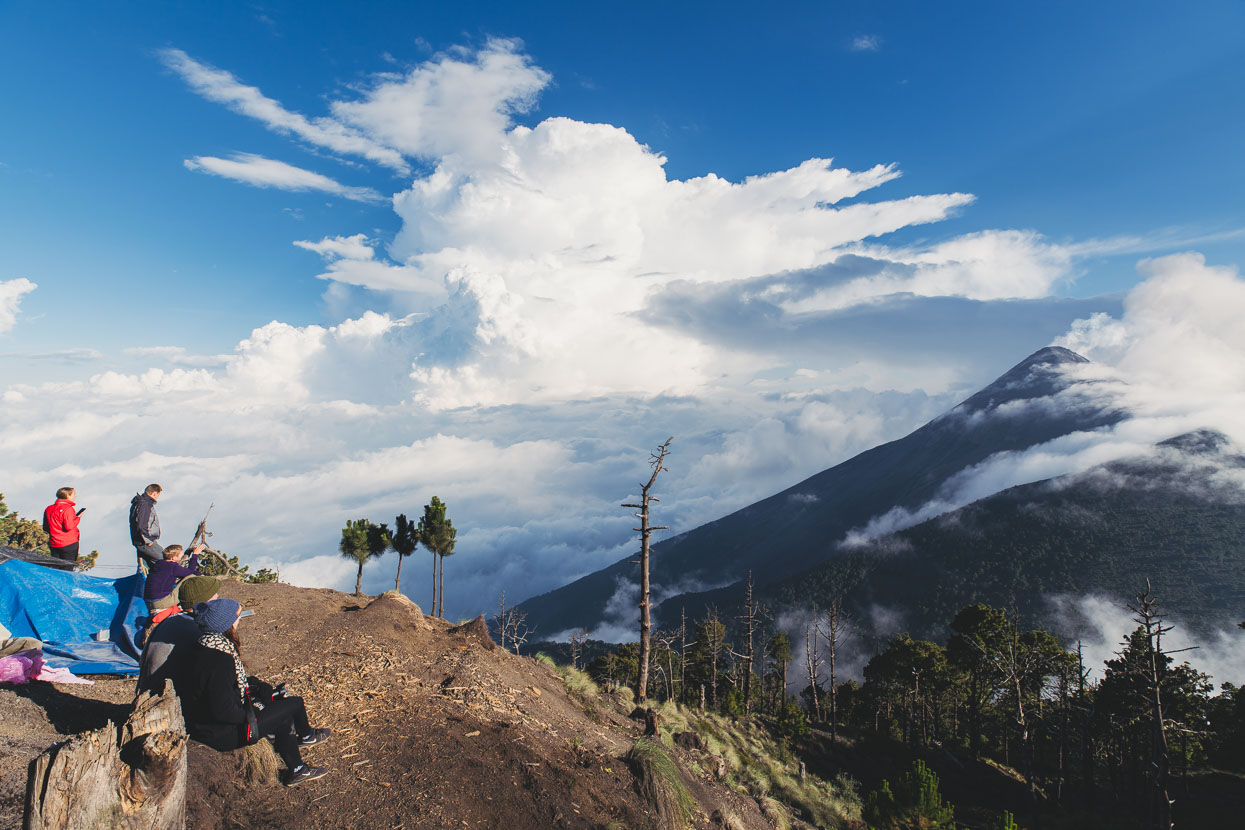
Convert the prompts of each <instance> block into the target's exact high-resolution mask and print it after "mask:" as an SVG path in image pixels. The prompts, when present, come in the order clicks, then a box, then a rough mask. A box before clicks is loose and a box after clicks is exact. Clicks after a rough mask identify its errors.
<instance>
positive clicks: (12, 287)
mask: <svg viewBox="0 0 1245 830" xmlns="http://www.w3.org/2000/svg"><path fill="white" fill-rule="evenodd" d="M36 287H37V286H36V285H35V284H34V283H33V282H31V281H30V280H28V279H26V278H25V277H19V278H18V279H15V280H0V334H4V333H5V332H7V331H8V330H9V329H11V328H13V326H14V325H15V324H16V323H17V313H18V310H19V309H20V307H21V304H22V297H24V296H26V295H27V294H29V293H30V292H31V291H34V290H35V288H36Z"/></svg>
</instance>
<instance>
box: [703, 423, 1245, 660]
mask: <svg viewBox="0 0 1245 830" xmlns="http://www.w3.org/2000/svg"><path fill="white" fill-rule="evenodd" d="M1225 471H1227V472H1233V473H1239V472H1241V471H1245V456H1242V455H1241V454H1239V453H1236V452H1233V451H1232V448H1231V443H1230V442H1229V440H1228V438H1227V437H1226V436H1225V435H1223V434H1222V433H1220V432H1217V431H1215V430H1211V429H1200V430H1195V431H1193V432H1189V433H1186V434H1184V435H1179V436H1176V437H1174V438H1171V439H1168V440H1166V441H1163V442H1160V443H1159V444H1157V445H1156V452H1155V453H1154V454H1153V455H1151V456H1144V457H1138V458H1130V459H1124V460H1120V461H1115V462H1111V463H1108V464H1103V465H1100V466H1097V467H1093V468H1091V469H1089V470H1087V471H1085V472H1083V473H1078V474H1075V475H1068V476H1060V477H1057V478H1054V479H1047V480H1045V481H1039V482H1035V483H1033V484H1025V485H1021V486H1018V487H1012V488H1009V489H1007V490H1003V491H1001V492H999V493H995V494H994V495H992V496H989V497H987V498H984V499H981V500H980V501H977V502H974V503H973V504H970V505H967V506H966V507H963V508H961V509H959V510H956V511H953V512H950V513H947V514H944V515H942V516H938V517H936V518H934V519H930V520H929V521H926V522H923V523H921V524H918V525H916V526H914V527H910V528H907V529H905V530H901V531H898V532H897V533H894V534H890V535H889V536H885V537H882V538H880V539H877V540H875V541H873V542H872V543H869V544H866V545H864V546H862V547H860V548H857V549H855V550H852V551H850V552H846V553H844V554H842V555H840V556H837V557H835V558H834V559H831V560H830V561H828V562H825V563H823V564H821V565H819V566H818V567H816V568H813V569H811V570H809V571H807V572H805V573H802V574H800V575H799V577H798V578H797V579H788V580H785V581H782V582H780V583H775V584H772V585H770V586H768V587H767V588H766V589H765V590H764V591H763V595H764V596H763V601H765V602H767V603H769V604H770V606H771V607H772V608H774V609H778V610H781V609H795V608H807V607H810V606H812V605H813V604H818V605H823V606H824V604H825V602H826V599H827V598H828V597H832V596H835V595H841V596H843V597H844V599H845V601H846V602H847V604H848V605H849V606H850V607H851V608H853V609H854V610H855V612H856V617H857V620H858V623H859V625H860V627H861V629H862V631H863V632H864V633H866V634H872V635H874V636H877V637H878V638H881V637H883V636H885V635H887V634H893V633H895V632H894V631H881V630H875V629H876V626H875V625H874V624H873V623H872V620H873V619H874V618H878V617H879V616H889V617H892V618H895V619H898V620H899V624H900V625H901V627H902V629H903V630H905V631H908V632H910V633H911V634H912V635H913V636H919V637H924V638H932V639H940V638H941V637H943V636H945V635H946V634H947V631H946V630H945V625H946V623H947V621H948V620H950V619H951V618H952V616H953V615H954V613H955V612H956V611H957V610H958V609H960V608H962V607H964V606H965V605H968V604H970V603H973V602H985V603H987V604H990V605H994V606H996V607H1002V608H1013V609H1015V610H1016V611H1017V612H1019V613H1020V615H1021V616H1022V618H1024V619H1025V620H1026V621H1027V622H1028V623H1029V624H1039V623H1040V624H1047V625H1051V624H1054V623H1055V621H1053V620H1050V619H1049V616H1050V614H1051V613H1052V607H1051V604H1050V600H1051V598H1052V597H1054V596H1071V597H1081V596H1084V595H1086V594H1101V595H1107V596H1110V597H1112V598H1114V599H1116V600H1118V601H1124V600H1129V599H1131V598H1132V597H1133V596H1135V595H1136V594H1137V592H1139V591H1140V590H1141V589H1142V588H1144V587H1145V580H1146V579H1149V580H1150V581H1151V583H1152V585H1153V587H1154V590H1155V592H1156V593H1157V594H1158V595H1159V597H1160V598H1161V600H1162V602H1163V609H1164V611H1165V612H1166V613H1168V614H1171V615H1174V616H1176V617H1178V618H1179V619H1180V620H1181V621H1182V623H1183V624H1185V625H1187V626H1189V627H1191V628H1193V629H1194V630H1198V629H1201V630H1210V629H1213V628H1215V627H1218V626H1223V625H1225V624H1227V625H1231V624H1234V623H1235V622H1236V621H1237V618H1238V617H1239V616H1240V614H1241V609H1242V608H1245V491H1242V489H1241V487H1240V486H1239V484H1237V483H1233V482H1232V481H1227V480H1225V479H1224V478H1223V477H1222V476H1221V473H1223V472H1225ZM694 599H695V600H696V601H698V602H711V601H728V602H729V598H728V597H726V596H721V597H710V596H704V595H702V596H699V597H696V598H694ZM879 610H882V611H885V612H888V613H886V614H882V615H879V614H878V613H877V612H878V611H879ZM1056 627H1063V626H1056Z"/></svg>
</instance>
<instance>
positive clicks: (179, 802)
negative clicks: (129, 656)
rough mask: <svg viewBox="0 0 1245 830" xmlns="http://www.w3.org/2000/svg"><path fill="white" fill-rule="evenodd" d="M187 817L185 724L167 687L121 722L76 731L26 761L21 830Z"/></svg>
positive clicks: (72, 829) (146, 828)
mask: <svg viewBox="0 0 1245 830" xmlns="http://www.w3.org/2000/svg"><path fill="white" fill-rule="evenodd" d="M185 823H186V728H185V726H184V724H183V722H182V709H181V704H180V703H179V702H178V700H177V695H176V694H174V692H173V690H172V689H171V688H166V689H165V691H164V694H162V695H160V696H158V697H157V696H153V695H150V694H147V693H143V694H141V695H139V697H138V700H137V701H136V702H135V704H134V711H133V712H132V713H131V714H130V716H129V717H128V718H127V719H126V721H125V723H123V724H120V725H119V726H117V725H112V724H110V725H108V726H105V727H103V728H101V729H96V730H94V731H93V732H86V733H83V734H81V735H75V736H74V737H72V738H70V739H69V740H68V741H66V742H65V743H63V744H58V745H56V746H53V747H52V748H51V749H49V750H48V751H47V752H44V753H43V754H42V755H40V756H39V757H38V758H36V759H34V760H33V761H31V762H30V771H29V777H28V778H27V782H26V812H25V818H24V819H23V823H22V826H23V828H25V830H44V828H47V830H53V828H56V830H88V828H92V829H93V828H98V827H112V828H125V830H140V828H142V830H174V829H175V828H182V827H184V826H185Z"/></svg>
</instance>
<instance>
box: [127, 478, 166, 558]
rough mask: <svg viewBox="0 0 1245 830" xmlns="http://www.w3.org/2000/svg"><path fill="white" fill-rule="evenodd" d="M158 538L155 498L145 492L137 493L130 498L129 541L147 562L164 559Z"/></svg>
mask: <svg viewBox="0 0 1245 830" xmlns="http://www.w3.org/2000/svg"><path fill="white" fill-rule="evenodd" d="M159 539H160V517H159V516H157V515H156V500H155V499H153V498H152V497H151V496H149V495H147V494H146V493H138V494H136V495H135V496H134V498H133V499H131V500H130V543H131V544H133V545H134V548H135V550H137V551H138V555H139V556H141V557H142V558H143V559H146V560H147V561H149V562H159V561H160V560H162V559H164V547H163V546H162V545H161V544H160V542H159Z"/></svg>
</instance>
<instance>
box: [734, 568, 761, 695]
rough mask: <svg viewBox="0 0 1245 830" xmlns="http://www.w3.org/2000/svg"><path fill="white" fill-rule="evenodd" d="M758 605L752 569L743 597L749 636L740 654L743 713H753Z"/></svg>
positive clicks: (744, 620) (746, 629)
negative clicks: (754, 595)
mask: <svg viewBox="0 0 1245 830" xmlns="http://www.w3.org/2000/svg"><path fill="white" fill-rule="evenodd" d="M757 615H758V606H757V602H756V600H754V599H753V596H752V571H748V587H747V592H746V594H745V597H743V615H742V616H740V617H737V618H738V620H743V632H745V637H747V640H746V642H747V651H746V652H745V653H743V655H740V657H741V658H742V660H743V714H751V713H752V663H753V661H754V660H756V656H754V653H753V647H752V640H753V636H754V635H756V631H757Z"/></svg>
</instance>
